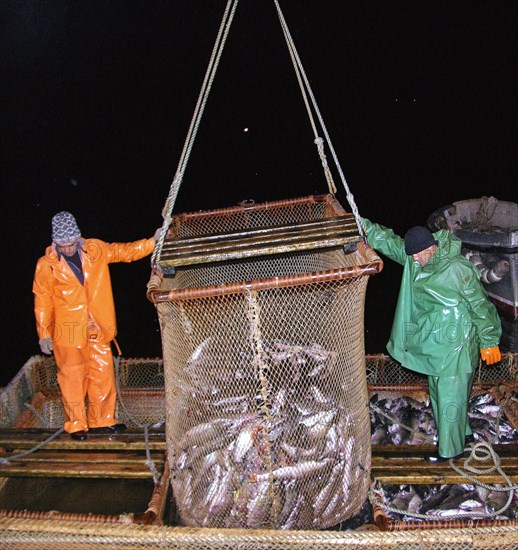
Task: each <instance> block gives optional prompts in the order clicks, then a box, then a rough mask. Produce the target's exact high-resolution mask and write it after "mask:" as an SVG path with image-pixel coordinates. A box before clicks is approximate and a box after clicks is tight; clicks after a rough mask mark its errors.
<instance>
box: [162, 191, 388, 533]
mask: <svg viewBox="0 0 518 550" xmlns="http://www.w3.org/2000/svg"><path fill="white" fill-rule="evenodd" d="M336 214H337V211H336V210H334V211H333V210H331V209H330V206H329V204H328V203H325V202H321V203H317V204H313V203H308V202H305V201H303V202H298V201H294V202H291V203H290V204H289V205H286V204H282V205H279V204H275V205H273V206H272V205H271V204H270V205H268V206H267V207H265V206H264V205H260V206H259V207H258V208H257V210H256V209H255V208H252V209H249V208H247V209H245V210H244V211H243V209H237V210H236V209H230V212H227V211H217V212H211V213H209V214H200V215H194V216H180V217H179V218H178V219H176V220H175V223H174V224H173V226H174V228H175V229H174V231H175V238H177V237H178V236H185V235H188V236H190V237H192V236H196V235H199V234H202V235H206V234H207V233H210V234H212V233H214V232H216V231H227V232H228V231H236V230H242V229H246V228H250V227H265V226H266V227H268V226H273V225H282V224H286V223H295V222H297V221H300V220H307V219H318V218H319V217H323V216H329V215H336ZM234 220H235V223H234ZM377 261H379V259H378V258H377V256H376V255H375V254H374V253H373V252H372V250H371V249H369V248H367V247H366V246H365V245H363V243H361V244H359V245H358V247H356V248H355V249H354V250H352V251H349V252H347V251H346V250H344V247H335V248H330V249H327V248H326V249H320V250H311V251H307V250H302V251H297V252H294V253H291V254H272V255H269V256H257V257H252V258H249V257H247V258H240V259H235V260H233V261H229V262H219V263H216V264H205V265H202V266H200V265H194V266H181V267H179V268H178V269H177V270H176V273H175V275H174V277H170V278H167V277H165V278H163V279H162V280H161V281H159V283H157V286H159V290H158V292H159V293H160V295H161V296H166V297H165V298H164V299H159V300H156V301H157V307H158V311H159V317H160V322H161V329H162V344H163V354H164V365H165V384H166V407H167V422H166V426H167V428H166V435H167V443H168V449H169V457H170V467H171V471H172V474H173V475H172V478H173V480H172V487H173V493H174V497H175V501H176V506H177V508H178V512H179V521H180V523H181V524H183V525H188V526H200V527H227V528H241V527H248V528H260V527H261V528H262V527H267V528H281V529H308V528H325V527H329V526H332V525H336V524H337V523H339V522H340V521H341V520H343V519H345V518H347V517H349V516H351V515H353V514H354V513H356V512H357V511H358V510H359V509H360V507H361V506H362V504H363V503H364V501H365V497H366V493H367V490H368V485H369V472H370V435H369V434H370V428H369V414H368V396H367V382H366V377H365V355H364V342H363V308H364V297H365V290H366V285H367V280H368V277H367V276H366V275H365V274H363V273H361V272H359V271H358V266H360V265H367V264H372V265H373V264H375V263H376V262H377ZM341 270H348V271H347V274H348V275H347V276H344V275H343V271H341ZM316 273H320V274H323V275H320V276H316V277H315V276H314V274H316ZM156 296H157V295H155V297H156Z"/></svg>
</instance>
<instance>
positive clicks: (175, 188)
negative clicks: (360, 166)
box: [151, 0, 364, 269]
mask: <svg viewBox="0 0 518 550" xmlns="http://www.w3.org/2000/svg"><path fill="white" fill-rule="evenodd" d="M238 3H239V0H228V1H227V5H226V8H225V12H224V14H223V18H222V20H221V24H220V27H219V31H218V35H217V37H216V41H215V43H214V47H213V50H212V54H211V57H210V60H209V64H208V67H207V71H206V73H205V78H204V80H203V84H202V87H201V90H200V94H199V96H198V101H197V103H196V107H195V110H194V114H193V117H192V120H191V124H190V126H189V130H188V132H187V137H186V140H185V143H184V147H183V150H182V154H181V156H180V160H179V162H178V167H177V170H176V174H175V176H174V178H173V181H172V183H171V187H170V189H169V194H168V196H167V199H166V202H165V205H164V208H163V209H162V218H163V223H162V230H161V232H160V237H159V238H158V240H157V242H156V244H155V249H154V251H153V254H152V256H151V265H152V266H153V268H155V269H156V268H157V260H158V259H159V258H160V256H161V254H162V248H163V245H164V241H165V238H166V235H167V232H168V229H169V226H170V225H171V221H172V212H173V209H174V205H175V202H176V198H177V196H178V192H179V190H180V186H181V184H182V180H183V176H184V173H185V169H186V167H187V163H188V160H189V157H190V154H191V150H192V147H193V144H194V140H195V138H196V134H197V132H198V128H199V125H200V121H201V118H202V115H203V112H204V110H205V106H206V103H207V99H208V97H209V94H210V91H211V88H212V83H213V81H214V77H215V76H216V71H217V68H218V65H219V62H220V59H221V54H222V53H223V48H224V47H225V43H226V40H227V36H228V33H229V31H230V26H231V24H232V21H233V19H234V15H235V12H236V9H237V5H238ZM274 3H275V6H276V9H277V13H278V16H279V20H280V22H281V27H282V31H283V33H284V37H285V40H286V43H287V45H288V50H289V52H290V57H291V59H292V63H293V67H294V69H295V74H296V76H297V80H298V82H299V86H300V89H301V92H302V97H303V99H304V103H305V105H306V109H307V111H308V115H309V119H310V123H311V126H312V128H313V133H314V135H315V140H314V143H315V144H316V146H317V150H318V154H319V157H320V160H321V162H322V166H323V169H324V174H325V177H326V180H327V184H328V188H329V192H330V193H333V194H334V193H336V186H335V183H334V181H333V176H332V174H331V170H330V169H329V165H328V163H327V158H326V155H325V152H324V140H323V139H322V138H321V137H320V136H319V135H318V130H317V126H316V124H315V120H314V118H313V113H312V110H311V106H310V104H309V101H308V94H309V98H310V99H311V103H312V105H313V110H314V111H315V113H316V115H317V117H318V121H319V123H320V126H321V128H322V131H323V133H324V137H325V139H326V141H327V143H328V146H329V149H330V151H331V154H332V156H333V159H334V161H335V164H336V167H337V170H338V173H339V175H340V179H341V180H342V183H343V186H344V188H345V192H346V196H347V201H348V202H349V205H350V206H351V211H352V214H353V216H354V219H355V220H356V225H357V226H358V230H359V232H360V234H361V235H362V236H363V235H364V230H363V221H362V219H361V217H360V215H359V213H358V208H357V207H356V203H355V202H354V197H353V195H352V193H351V191H350V190H349V186H348V185H347V181H346V179H345V176H344V173H343V170H342V168H341V166H340V162H339V161H338V157H337V155H336V152H335V150H334V147H333V145H332V143H331V139H330V137H329V133H328V131H327V128H326V126H325V124H324V121H323V118H322V115H321V113H320V110H319V108H318V105H317V102H316V99H315V96H314V94H313V91H312V90H311V86H310V84H309V81H308V78H307V76H306V72H305V71H304V68H303V66H302V63H301V61H300V57H299V55H298V52H297V49H296V48H295V44H294V42H293V39H292V37H291V34H290V31H289V29H288V26H287V24H286V20H285V19H284V15H283V13H282V10H281V8H280V6H279V2H278V1H277V0H274Z"/></svg>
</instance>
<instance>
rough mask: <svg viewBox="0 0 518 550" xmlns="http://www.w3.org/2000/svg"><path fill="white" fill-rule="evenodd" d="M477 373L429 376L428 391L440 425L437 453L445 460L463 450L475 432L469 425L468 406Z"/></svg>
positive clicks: (436, 420) (435, 416) (437, 423)
mask: <svg viewBox="0 0 518 550" xmlns="http://www.w3.org/2000/svg"><path fill="white" fill-rule="evenodd" d="M474 377H475V373H474V372H472V373H467V374H459V375H457V376H428V388H429V392H430V401H431V404H432V410H433V415H434V418H435V423H436V425H437V436H438V439H439V441H438V446H437V447H438V449H437V450H438V453H439V455H440V456H443V457H445V458H451V457H452V456H457V455H459V454H461V453H462V452H463V451H464V439H465V437H466V436H467V435H471V434H472V433H473V432H472V431H471V428H470V426H469V422H468V403H469V394H470V392H471V385H472V384H473V379H474Z"/></svg>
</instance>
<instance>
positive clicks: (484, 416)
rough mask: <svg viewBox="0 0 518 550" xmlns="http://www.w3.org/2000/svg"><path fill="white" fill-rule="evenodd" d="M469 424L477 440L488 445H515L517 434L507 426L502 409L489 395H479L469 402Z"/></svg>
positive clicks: (509, 425) (517, 438) (517, 439)
mask: <svg viewBox="0 0 518 550" xmlns="http://www.w3.org/2000/svg"><path fill="white" fill-rule="evenodd" d="M468 417H469V424H470V426H471V429H472V430H473V434H474V435H475V438H477V439H484V440H485V441H487V442H489V443H498V444H505V443H516V442H517V441H518V432H517V431H516V430H515V429H514V428H513V427H512V426H511V424H509V422H508V420H507V418H506V417H505V415H504V414H503V411H502V407H501V406H500V405H499V404H498V403H497V401H496V400H495V398H494V397H493V396H492V395H491V394H490V393H486V394H481V395H479V396H477V397H474V398H473V399H471V401H470V402H469V407H468Z"/></svg>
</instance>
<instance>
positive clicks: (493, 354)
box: [480, 346, 502, 365]
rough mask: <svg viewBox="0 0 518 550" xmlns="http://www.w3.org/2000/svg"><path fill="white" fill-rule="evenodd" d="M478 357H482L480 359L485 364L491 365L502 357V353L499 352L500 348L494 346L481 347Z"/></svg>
mask: <svg viewBox="0 0 518 550" xmlns="http://www.w3.org/2000/svg"><path fill="white" fill-rule="evenodd" d="M480 357H482V361H485V362H486V364H488V365H492V364H493V363H498V361H500V360H501V359H502V354H501V353H500V348H499V347H498V346H495V347H494V348H486V349H481V350H480Z"/></svg>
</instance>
